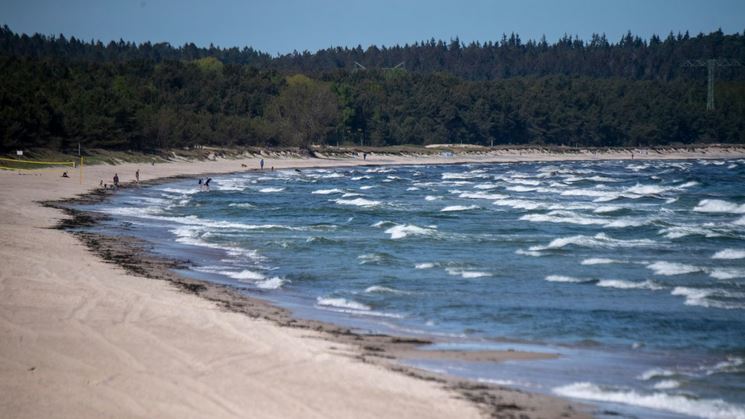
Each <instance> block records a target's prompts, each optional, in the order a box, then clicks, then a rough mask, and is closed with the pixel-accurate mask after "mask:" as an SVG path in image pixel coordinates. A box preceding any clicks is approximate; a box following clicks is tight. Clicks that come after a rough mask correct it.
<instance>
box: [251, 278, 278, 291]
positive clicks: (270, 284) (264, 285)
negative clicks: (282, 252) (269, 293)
mask: <svg viewBox="0 0 745 419" xmlns="http://www.w3.org/2000/svg"><path fill="white" fill-rule="evenodd" d="M285 283H286V281H285V280H284V279H282V278H280V277H278V276H273V277H271V278H268V279H265V280H263V281H258V282H256V284H255V285H256V287H257V288H261V289H264V290H276V289H280V288H282V286H283V285H284V284H285Z"/></svg>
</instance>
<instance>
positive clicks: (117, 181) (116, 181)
mask: <svg viewBox="0 0 745 419" xmlns="http://www.w3.org/2000/svg"><path fill="white" fill-rule="evenodd" d="M118 187H119V174H118V173H114V188H118Z"/></svg>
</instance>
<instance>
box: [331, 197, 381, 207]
mask: <svg viewBox="0 0 745 419" xmlns="http://www.w3.org/2000/svg"><path fill="white" fill-rule="evenodd" d="M334 202H336V203H337V204H339V205H355V206H358V207H368V208H369V207H375V206H378V205H380V204H381V202H380V201H373V200H369V199H365V198H356V199H336V200H334Z"/></svg>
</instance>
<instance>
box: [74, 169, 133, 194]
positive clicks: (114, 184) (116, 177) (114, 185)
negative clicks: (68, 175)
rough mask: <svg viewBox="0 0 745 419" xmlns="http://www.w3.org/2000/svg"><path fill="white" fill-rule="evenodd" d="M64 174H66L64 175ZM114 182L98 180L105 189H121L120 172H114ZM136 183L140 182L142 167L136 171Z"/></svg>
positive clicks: (99, 184) (99, 185)
mask: <svg viewBox="0 0 745 419" xmlns="http://www.w3.org/2000/svg"><path fill="white" fill-rule="evenodd" d="M63 176H64V175H63ZM111 180H112V183H111V185H109V184H108V183H104V182H103V179H101V180H99V181H98V187H100V188H104V189H109V188H110V189H119V173H114V177H113V178H112V179H111ZM135 183H136V184H137V185H139V184H140V169H137V170H136V171H135Z"/></svg>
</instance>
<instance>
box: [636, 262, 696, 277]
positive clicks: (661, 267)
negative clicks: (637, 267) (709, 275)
mask: <svg viewBox="0 0 745 419" xmlns="http://www.w3.org/2000/svg"><path fill="white" fill-rule="evenodd" d="M647 268H649V269H651V270H653V271H654V273H655V274H657V275H665V276H673V275H684V274H690V273H694V272H701V271H702V269H701V268H699V267H698V266H693V265H686V264H684V263H673V262H665V261H659V262H654V263H650V264H648V265H647Z"/></svg>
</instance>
